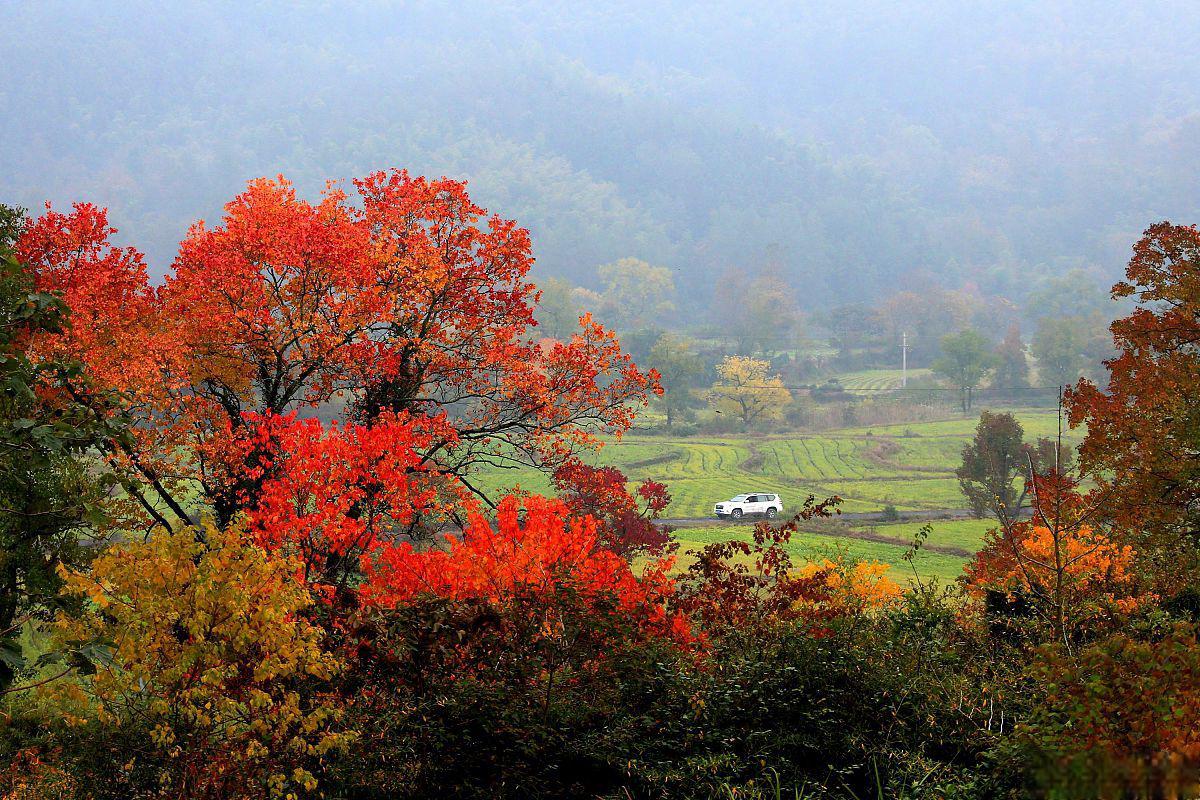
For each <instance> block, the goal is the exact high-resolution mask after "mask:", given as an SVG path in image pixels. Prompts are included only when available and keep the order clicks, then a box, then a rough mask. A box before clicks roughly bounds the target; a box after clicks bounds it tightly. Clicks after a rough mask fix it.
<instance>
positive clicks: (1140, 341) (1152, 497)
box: [1065, 222, 1200, 592]
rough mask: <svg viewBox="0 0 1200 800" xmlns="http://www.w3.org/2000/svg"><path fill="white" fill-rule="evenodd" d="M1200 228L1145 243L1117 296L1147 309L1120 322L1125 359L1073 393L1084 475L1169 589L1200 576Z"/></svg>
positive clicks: (1115, 329) (1148, 237)
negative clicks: (1198, 537) (1198, 535)
mask: <svg viewBox="0 0 1200 800" xmlns="http://www.w3.org/2000/svg"><path fill="white" fill-rule="evenodd" d="M1198 275H1200V230H1198V229H1197V228H1196V226H1194V225H1193V226H1181V225H1171V224H1169V223H1165V222H1163V223H1159V224H1157V225H1153V226H1151V227H1150V228H1149V229H1147V230H1146V232H1145V235H1144V236H1143V238H1142V239H1141V240H1140V241H1139V242H1138V243H1137V244H1136V245H1135V247H1134V254H1133V258H1132V259H1131V260H1130V262H1129V267H1128V269H1127V270H1126V280H1125V281H1123V282H1121V283H1118V284H1116V285H1115V286H1114V287H1113V292H1112V293H1113V297H1114V298H1134V299H1136V300H1137V301H1138V302H1139V307H1138V308H1137V309H1136V310H1134V311H1133V313H1131V314H1130V315H1129V316H1127V317H1125V318H1123V319H1119V320H1117V321H1116V322H1114V323H1113V324H1112V333H1113V341H1114V344H1115V345H1116V348H1117V357H1116V358H1115V359H1113V360H1112V361H1110V362H1108V368H1109V382H1108V387H1107V389H1101V388H1100V387H1098V386H1095V385H1093V384H1091V383H1090V382H1088V381H1081V382H1080V384H1079V385H1078V386H1077V387H1074V388H1072V389H1071V390H1070V391H1068V392H1067V395H1066V398H1065V399H1066V402H1067V406H1068V408H1069V409H1070V414H1071V423H1072V424H1073V425H1079V424H1086V426H1087V438H1086V439H1085V440H1084V442H1083V445H1082V446H1081V447H1080V464H1081V467H1082V468H1083V471H1084V472H1085V473H1086V474H1087V475H1089V477H1091V478H1092V479H1093V480H1094V481H1095V482H1096V484H1097V485H1098V486H1099V487H1100V488H1101V489H1102V490H1103V491H1104V497H1105V503H1106V507H1107V510H1108V512H1109V513H1110V514H1111V515H1112V516H1113V517H1114V518H1115V520H1116V522H1117V524H1118V525H1119V526H1120V527H1121V528H1122V530H1123V531H1124V533H1125V535H1127V536H1130V537H1134V539H1135V541H1136V542H1137V543H1138V545H1139V549H1140V550H1142V551H1143V555H1144V556H1146V558H1147V560H1148V561H1149V562H1151V563H1152V564H1153V565H1154V567H1155V569H1154V578H1155V579H1156V580H1157V582H1158V586H1159V589H1160V591H1163V592H1174V591H1176V590H1178V589H1179V588H1182V587H1183V586H1185V585H1186V584H1187V583H1188V582H1189V581H1190V580H1192V579H1193V577H1194V575H1196V574H1198V573H1200V563H1198V562H1197V558H1196V550H1195V547H1194V540H1193V538H1192V537H1191V536H1190V535H1189V534H1190V532H1192V531H1194V530H1195V527H1196V524H1197V521H1198V519H1197V515H1196V509H1197V508H1198V507H1200V464H1198V461H1197V459H1196V450H1197V448H1198V447H1200V399H1198V398H1200V351H1198V350H1197V347H1196V343H1197V342H1200V280H1198V278H1197V276H1198Z"/></svg>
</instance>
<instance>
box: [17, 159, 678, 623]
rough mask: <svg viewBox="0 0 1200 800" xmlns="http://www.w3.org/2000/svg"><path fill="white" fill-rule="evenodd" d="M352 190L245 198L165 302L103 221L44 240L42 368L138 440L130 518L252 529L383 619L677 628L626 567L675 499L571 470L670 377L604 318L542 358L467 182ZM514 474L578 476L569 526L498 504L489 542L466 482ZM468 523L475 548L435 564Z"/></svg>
mask: <svg viewBox="0 0 1200 800" xmlns="http://www.w3.org/2000/svg"><path fill="white" fill-rule="evenodd" d="M353 187H354V189H355V192H356V197H354V198H353V199H352V198H351V197H349V196H348V195H347V193H345V192H343V191H342V190H341V189H338V188H335V187H331V188H329V189H328V190H327V191H326V192H325V193H324V195H323V197H322V199H321V200H320V201H319V202H317V203H309V202H307V201H305V200H303V199H301V198H299V197H298V196H297V194H296V192H295V190H294V189H293V187H292V186H291V184H289V183H288V182H287V181H285V180H284V179H282V178H279V179H276V180H267V179H261V180H256V181H253V182H251V183H250V184H249V185H248V187H247V189H246V190H245V191H244V192H243V193H242V194H240V195H238V196H237V197H236V198H234V199H233V200H232V201H230V202H229V203H228V204H227V205H226V207H225V213H224V216H223V218H222V220H221V222H220V223H219V224H218V225H215V226H209V225H206V224H204V223H197V224H196V225H194V226H193V227H192V228H191V230H189V231H188V233H187V236H186V238H185V239H184V240H183V242H182V243H181V245H180V249H179V255H178V257H177V258H176V260H175V263H174V264H173V266H172V270H171V272H170V274H169V275H168V276H167V278H166V280H165V282H164V283H163V285H162V286H160V287H157V288H156V287H152V286H151V285H150V283H149V281H148V278H147V272H146V268H145V265H144V263H143V260H142V257H141V255H140V254H139V253H138V252H137V251H135V250H133V249H122V248H117V247H114V246H113V245H112V244H111V241H110V237H111V235H112V233H113V232H114V231H113V230H112V229H111V228H110V227H109V225H108V223H107V219H106V215H105V213H104V211H102V210H100V209H97V208H95V207H93V206H89V205H77V206H75V207H74V209H73V210H72V211H71V213H69V214H60V213H57V212H52V211H47V213H46V214H45V215H44V216H43V217H42V218H41V219H39V220H37V221H35V222H33V223H32V224H31V225H30V227H29V230H28V232H27V233H26V234H25V236H24V237H23V238H22V239H21V241H20V243H19V246H18V255H19V257H20V258H21V259H22V260H23V261H24V263H26V264H28V265H29V268H30V269H31V270H33V271H34V273H35V274H36V278H37V282H38V284H39V288H42V289H48V290H53V291H59V292H61V293H62V294H63V295H64V298H65V299H66V301H67V302H68V304H69V305H70V306H71V308H72V311H73V320H74V324H73V326H72V328H71V330H69V331H66V332H63V333H61V334H54V335H48V336H46V337H44V338H43V339H42V340H39V341H37V342H34V343H33V348H34V351H35V352H40V353H46V354H49V353H51V352H55V353H65V354H67V355H70V356H72V357H75V358H79V359H80V360H81V361H83V363H84V364H86V365H87V367H88V369H89V371H90V373H91V377H92V379H93V381H94V385H95V386H97V387H98V388H100V389H103V390H106V391H116V392H119V393H120V394H121V395H122V396H123V397H124V398H125V400H126V410H127V411H128V412H129V413H130V414H132V416H133V418H134V420H135V428H134V435H133V438H132V441H130V440H122V441H117V440H114V441H112V442H108V443H106V447H105V452H104V456H105V458H106V460H107V461H108V462H109V464H110V465H111V466H112V467H113V468H114V469H118V470H121V471H122V473H123V474H126V475H128V476H130V478H131V480H129V481H128V482H127V484H128V488H127V495H128V496H127V497H125V498H123V499H122V501H121V503H119V504H118V505H121V506H122V507H123V514H122V520H121V521H122V522H123V523H124V524H126V525H128V526H133V525H137V526H140V527H144V528H148V529H153V528H159V529H163V528H165V529H172V530H175V529H179V528H180V527H185V526H189V525H192V524H194V523H195V522H197V521H198V520H199V519H200V517H201V516H203V515H213V516H215V518H216V520H217V521H218V522H219V523H221V524H226V523H228V522H230V521H232V520H233V519H235V518H236V517H238V516H239V515H245V516H247V517H248V519H249V522H250V529H251V531H252V532H253V535H255V536H256V537H257V538H258V539H259V541H260V542H261V543H262V544H264V545H267V546H269V547H271V548H278V549H281V550H284V551H287V552H292V553H295V554H297V555H299V556H301V558H302V561H303V563H304V566H305V571H306V573H307V577H308V579H309V581H310V582H312V583H315V584H318V585H321V586H323V587H324V588H326V589H329V588H334V587H336V586H343V585H345V584H346V583H347V582H348V581H351V580H360V579H361V577H362V575H366V576H367V579H368V584H367V586H366V588H365V589H364V590H363V592H362V595H363V597H364V598H370V599H371V600H372V601H373V602H378V603H383V604H386V603H394V602H396V601H397V600H398V599H400V598H403V597H404V596H405V594H406V592H410V591H412V590H414V588H415V587H417V586H419V585H422V582H423V583H424V584H427V585H428V586H430V587H436V588H437V590H438V591H441V592H444V593H446V594H448V595H453V596H458V595H463V594H472V593H479V592H486V591H490V590H489V589H488V587H489V586H492V587H493V588H494V586H503V585H505V584H506V583H509V584H511V583H512V582H514V581H528V582H533V583H535V584H536V583H539V582H541V581H543V580H546V579H548V576H552V575H555V576H559V578H562V577H563V576H571V580H574V581H578V582H579V584H580V586H581V587H583V590H584V591H586V592H593V593H595V592H608V593H616V594H617V595H618V596H619V597H621V598H622V600H621V602H622V603H623V604H628V607H629V609H630V610H631V611H632V610H633V609H635V608H636V609H638V613H639V614H642V615H643V616H644V617H645V619H646V621H647V624H651V625H654V626H657V627H660V628H662V629H663V630H667V629H668V628H670V626H671V623H670V622H669V620H668V618H667V617H666V615H665V611H663V608H662V604H661V602H660V601H659V600H658V598H659V596H660V594H661V592H662V590H663V588H664V587H665V585H666V578H665V577H664V574H665V573H664V572H663V570H661V569H657V568H656V569H652V570H651V571H650V573H649V576H648V577H646V578H638V577H635V576H634V574H633V572H632V570H631V569H630V567H629V562H628V560H627V558H625V557H623V556H627V555H628V554H630V553H631V552H633V551H634V550H638V549H644V548H646V547H648V546H652V545H660V544H661V538H658V537H659V534H657V531H655V529H654V527H653V525H652V524H650V523H649V522H648V521H647V517H649V516H651V515H656V514H657V513H658V512H659V511H661V510H662V508H663V507H664V506H665V504H666V502H667V496H666V494H665V489H663V488H662V487H660V486H647V487H643V489H642V491H641V495H640V499H635V498H634V497H633V496H632V495H630V494H629V493H628V492H627V491H626V489H625V486H624V478H623V476H619V473H614V474H609V473H607V472H603V473H591V472H589V469H590V468H586V467H584V466H583V461H582V460H581V456H582V455H583V454H584V453H585V452H586V451H588V450H591V449H594V448H595V447H597V446H598V443H599V438H598V437H599V436H600V435H615V436H619V435H620V434H621V433H622V432H624V431H625V430H626V429H627V428H628V427H629V425H630V424H631V423H632V420H633V415H634V414H635V412H636V409H637V407H638V406H639V405H641V404H643V403H644V402H645V401H646V399H647V397H648V396H649V394H650V393H652V392H657V391H659V389H658V386H657V380H656V376H655V375H654V374H653V373H650V374H647V373H643V372H641V371H640V370H638V369H637V367H636V366H635V365H634V364H633V362H632V361H631V360H630V359H629V357H628V356H627V355H625V354H624V353H623V352H622V351H621V349H620V345H619V343H618V342H617V340H616V337H615V336H613V334H612V333H611V332H609V331H607V330H605V329H604V328H603V327H602V326H600V325H598V324H596V323H595V322H593V321H592V320H591V319H590V318H586V317H585V318H584V319H582V320H581V327H580V329H579V332H578V333H577V334H576V335H575V336H573V337H571V338H570V339H569V340H568V341H558V342H552V343H546V342H539V341H538V339H537V337H536V336H535V335H534V324H535V323H534V320H533V308H534V304H535V303H536V301H537V296H538V294H537V289H536V287H535V286H534V285H533V283H531V282H530V281H529V280H528V273H529V270H530V268H531V266H532V264H533V258H532V254H531V250H530V241H529V234H528V232H527V231H526V230H525V229H523V228H520V227H519V226H517V225H516V224H515V223H514V222H512V221H511V220H505V219H501V218H499V217H496V216H487V214H486V212H485V211H484V209H482V208H480V207H479V206H477V205H475V204H473V203H472V202H471V200H470V199H469V197H468V196H467V193H466V188H465V185H464V184H463V183H461V182H457V181H452V180H447V179H441V180H436V181H429V180H426V179H424V178H413V177H411V176H409V175H408V174H407V173H406V172H403V171H399V170H393V171H390V172H378V173H375V174H372V175H370V176H368V177H366V178H364V179H362V180H358V181H354V183H353ZM318 410H319V413H320V416H321V417H323V418H329V417H330V416H333V417H337V418H340V419H338V421H336V422H329V423H326V422H321V421H319V419H318V418H317V412H318ZM96 413H98V414H99V413H108V412H107V411H106V410H105V409H104V408H102V407H101V406H100V405H99V404H97V405H96ZM505 464H522V465H534V466H537V467H539V468H541V469H543V470H545V471H546V472H548V473H551V474H554V475H556V476H559V477H561V478H562V479H563V480H564V481H565V480H568V477H567V476H573V478H572V479H571V483H570V485H571V487H572V489H571V491H568V498H569V500H568V502H569V503H570V506H569V507H568V505H564V504H563V503H562V502H560V501H546V500H543V499H541V498H526V499H524V500H523V501H518V500H515V499H508V500H505V501H503V502H502V503H501V506H500V509H499V524H498V527H497V528H495V529H494V530H493V529H492V528H491V527H490V526H489V525H488V523H487V522H486V518H485V516H483V509H484V508H485V498H484V495H483V493H482V492H480V491H479V490H478V487H477V486H476V485H475V475H476V474H477V473H478V472H479V471H480V468H481V467H483V466H495V465H501V466H503V465H505ZM596 475H602V476H603V479H602V480H599V481H597V480H596V479H595V477H596ZM564 485H565V484H564ZM576 490H577V491H576ZM522 508H523V511H520V509H522ZM518 513H521V514H523V519H522V520H521V521H520V522H518V521H517V516H518ZM588 515H593V516H588ZM464 518H466V519H468V520H469V522H468V524H467V525H466V532H465V534H464V536H463V538H462V539H461V540H460V539H456V538H453V537H451V538H450V539H449V542H448V544H447V545H446V546H445V547H444V549H443V548H440V547H438V546H428V543H429V542H431V541H433V542H436V541H437V540H438V539H439V538H440V533H441V529H442V528H443V526H445V525H446V524H452V523H454V522H455V521H456V520H463V519H464ZM413 540H423V541H424V542H426V545H425V546H423V547H421V548H418V549H414V548H413V547H412V546H411V544H409V542H410V541H413ZM618 551H619V552H620V553H621V554H622V555H620V556H619V555H617V554H616V553H617V552H618ZM489 555H490V556H491V560H490V561H489V560H488V556H489ZM489 569H490V570H491V572H490V573H489V572H488V570H489ZM404 575H410V577H408V578H405V577H403V576H404ZM413 575H415V576H423V578H421V579H420V580H418V578H417V577H412V576H413ZM352 576H353V577H352ZM435 579H436V580H435Z"/></svg>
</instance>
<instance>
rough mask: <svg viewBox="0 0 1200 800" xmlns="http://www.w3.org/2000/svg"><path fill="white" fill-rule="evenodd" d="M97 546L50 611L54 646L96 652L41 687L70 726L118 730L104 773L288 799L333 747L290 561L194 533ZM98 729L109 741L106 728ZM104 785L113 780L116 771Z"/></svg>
mask: <svg viewBox="0 0 1200 800" xmlns="http://www.w3.org/2000/svg"><path fill="white" fill-rule="evenodd" d="M196 534H197V531H194V530H183V531H180V532H178V533H174V534H169V535H166V534H164V535H161V536H155V537H152V538H151V539H149V540H148V541H146V542H132V543H127V544H123V545H120V546H116V547H113V548H110V549H109V550H107V551H105V552H104V553H102V554H101V555H100V556H99V557H98V558H97V559H96V560H95V561H94V562H93V564H92V568H91V570H90V572H88V573H82V572H72V573H67V574H65V575H64V577H65V579H66V588H65V589H64V591H65V592H66V593H68V594H71V595H76V596H79V597H82V598H84V599H85V600H86V601H87V602H86V603H85V608H86V610H85V612H84V613H83V614H82V615H81V616H68V615H65V614H64V615H61V616H60V617H59V619H58V620H57V622H56V626H55V633H56V637H57V639H58V641H59V644H60V645H63V646H68V647H70V646H74V647H78V646H79V645H81V644H83V643H91V647H92V648H93V649H94V650H95V649H99V648H103V650H104V653H105V654H104V655H103V656H102V657H98V658H93V659H92V662H93V664H94V665H95V672H94V674H91V675H86V676H83V675H81V676H78V679H72V680H63V681H59V682H57V683H53V684H50V685H49V686H48V687H46V688H45V689H44V690H43V691H44V692H46V693H47V694H49V695H50V696H51V697H52V698H53V700H54V701H55V702H56V703H57V704H58V707H59V708H60V709H62V712H63V715H64V718H65V722H66V723H67V724H68V725H69V726H72V727H75V728H78V727H79V726H88V725H96V726H98V727H99V728H100V730H101V731H102V732H101V733H100V735H101V736H105V735H108V733H111V731H112V730H113V729H117V730H122V729H123V730H125V731H128V732H131V733H136V732H144V734H145V735H144V736H141V735H130V736H124V737H122V739H123V741H127V742H134V743H136V744H134V745H132V749H131V750H129V751H127V752H124V753H122V754H120V755H119V758H120V759H121V760H122V761H121V763H119V764H118V765H116V766H117V767H119V768H118V769H116V770H115V771H116V772H117V773H122V774H124V775H126V776H127V778H125V779H126V780H128V781H129V782H130V783H131V786H130V788H131V789H133V788H135V787H136V786H139V785H141V784H142V782H143V781H147V780H148V781H150V782H152V783H153V784H156V786H155V790H156V791H159V792H162V793H164V794H165V795H169V796H172V797H189V798H227V797H237V798H244V797H276V796H280V797H282V796H298V795H300V794H302V793H305V792H311V791H312V790H313V789H315V786H316V780H315V778H314V777H313V775H312V774H311V772H310V771H309V769H308V768H307V767H309V766H311V765H312V764H313V763H317V762H319V760H320V759H321V758H322V757H323V756H324V755H325V754H327V753H329V752H330V751H331V750H335V749H338V748H341V747H344V746H345V745H346V744H347V743H348V742H349V741H350V738H351V735H350V734H347V733H338V732H335V731H334V730H333V728H334V723H335V722H336V720H337V718H338V716H339V711H338V709H337V706H336V705H335V704H334V703H332V702H331V701H329V700H328V699H327V697H328V696H327V695H322V693H321V691H320V685H321V684H323V683H326V682H328V681H329V680H330V679H331V678H332V677H333V676H334V675H335V673H337V672H338V671H339V670H340V668H341V665H340V663H339V662H338V660H337V659H336V658H334V657H333V656H332V655H330V654H328V653H326V652H324V651H322V649H321V646H320V636H321V631H320V629H319V628H317V627H316V626H314V625H312V624H310V623H309V622H308V621H307V620H306V619H305V618H304V617H303V616H301V615H300V614H299V613H298V612H300V611H302V610H303V609H305V608H306V607H308V606H309V605H310V604H311V602H312V600H311V598H310V596H309V594H308V591H307V590H306V589H305V588H304V586H303V585H302V583H300V582H299V581H298V580H297V578H296V576H297V575H298V574H299V573H300V569H301V568H300V565H299V564H298V563H296V562H295V561H293V560H290V559H284V558H281V557H279V556H275V555H271V554H268V553H266V552H264V551H263V550H261V549H259V548H258V547H256V546H255V545H254V544H252V543H251V542H250V541H249V540H248V539H247V538H246V536H245V533H244V531H242V530H240V529H237V528H236V527H235V528H232V529H230V530H224V531H222V530H219V529H216V528H214V527H212V526H206V527H205V530H204V531H203V534H204V537H203V538H204V542H205V544H203V545H202V544H200V543H199V542H198V537H197V535H196ZM105 731H107V732H108V733H106V732H105ZM115 780H118V781H120V780H122V778H121V777H120V775H118V776H117V777H116V778H115Z"/></svg>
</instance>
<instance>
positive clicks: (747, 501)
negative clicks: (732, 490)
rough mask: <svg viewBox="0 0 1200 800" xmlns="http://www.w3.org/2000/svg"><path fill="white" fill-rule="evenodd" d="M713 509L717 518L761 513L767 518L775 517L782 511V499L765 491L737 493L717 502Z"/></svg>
mask: <svg viewBox="0 0 1200 800" xmlns="http://www.w3.org/2000/svg"><path fill="white" fill-rule="evenodd" d="M713 510H714V511H715V512H716V514H717V518H718V519H719V518H722V517H729V518H731V519H741V518H742V517H743V516H745V515H746V514H763V515H765V516H766V518H767V519H775V518H776V517H778V516H779V515H780V514H782V513H783V499H782V498H780V496H779V495H777V494H767V493H766V492H758V493H756V494H739V495H736V496H734V497H732V498H730V499H729V500H726V501H725V502H724V503H717V505H716V506H715V507H714V508H713Z"/></svg>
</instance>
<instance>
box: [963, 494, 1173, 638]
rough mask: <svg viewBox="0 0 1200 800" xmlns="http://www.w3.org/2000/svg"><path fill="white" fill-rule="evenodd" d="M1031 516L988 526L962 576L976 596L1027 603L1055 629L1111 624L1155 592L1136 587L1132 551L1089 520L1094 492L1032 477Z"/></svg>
mask: <svg viewBox="0 0 1200 800" xmlns="http://www.w3.org/2000/svg"><path fill="white" fill-rule="evenodd" d="M1031 486H1033V487H1035V488H1034V497H1035V499H1034V508H1033V512H1034V513H1033V518H1032V519H1030V520H1026V521H1022V522H1014V523H1010V524H1008V525H1006V526H1005V527H1004V528H1002V529H999V530H993V531H991V532H989V533H988V535H987V537H986V539H985V544H984V547H983V548H982V549H981V550H980V551H979V552H978V553H977V554H976V555H975V558H974V559H973V560H972V561H971V562H970V563H969V564H968V565H967V567H966V574H965V577H964V580H965V581H966V585H967V588H968V591H969V592H971V594H973V595H974V596H975V597H976V598H980V599H982V598H985V597H986V596H987V595H988V594H989V593H999V594H1000V595H1002V596H1004V598H1005V599H1006V601H1007V602H1008V603H1009V604H1029V606H1030V609H1031V610H1032V611H1033V612H1034V613H1035V614H1036V615H1038V616H1039V617H1040V618H1041V619H1042V620H1043V621H1044V622H1046V623H1048V624H1050V625H1052V626H1053V627H1054V628H1055V631H1056V636H1057V637H1059V638H1061V637H1064V636H1065V637H1074V636H1077V635H1079V634H1081V633H1083V632H1085V631H1095V630H1097V629H1099V628H1102V627H1107V626H1111V625H1112V624H1113V623H1114V622H1115V621H1116V620H1117V619H1118V618H1119V617H1120V616H1122V615H1127V614H1129V613H1131V612H1133V611H1135V610H1137V609H1138V608H1140V607H1142V606H1143V605H1144V604H1145V603H1146V602H1148V601H1150V600H1152V599H1154V598H1153V595H1150V594H1147V593H1144V592H1142V591H1141V589H1140V581H1139V577H1138V574H1137V572H1136V570H1135V562H1136V552H1135V550H1134V548H1133V547H1131V546H1130V545H1127V544H1122V543H1120V542H1119V541H1117V540H1115V539H1114V538H1112V536H1111V535H1109V534H1106V533H1104V532H1103V531H1101V530H1099V529H1098V528H1096V527H1095V526H1094V525H1093V524H1092V523H1091V522H1090V521H1089V519H1090V517H1091V515H1092V510H1091V508H1090V504H1091V503H1092V502H1094V497H1085V496H1082V495H1080V494H1079V493H1078V492H1077V491H1076V487H1075V483H1074V482H1073V481H1072V480H1070V479H1069V478H1067V477H1065V476H1061V475H1057V474H1055V473H1050V474H1049V475H1042V476H1034V478H1033V479H1032V483H1031Z"/></svg>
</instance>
